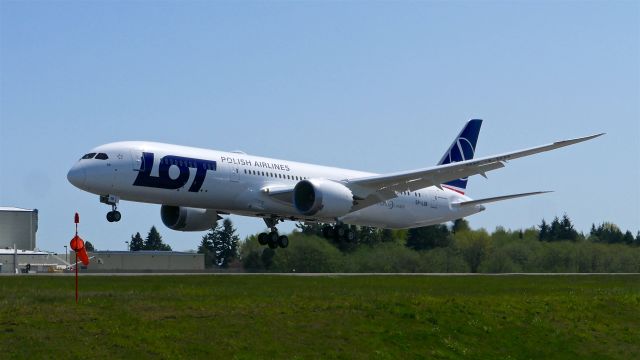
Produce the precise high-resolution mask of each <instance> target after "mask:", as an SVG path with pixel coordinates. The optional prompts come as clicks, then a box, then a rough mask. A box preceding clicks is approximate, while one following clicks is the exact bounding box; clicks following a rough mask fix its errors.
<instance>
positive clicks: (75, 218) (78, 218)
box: [74, 213, 80, 304]
mask: <svg viewBox="0 0 640 360" xmlns="http://www.w3.org/2000/svg"><path fill="white" fill-rule="evenodd" d="M74 222H75V223H76V236H78V223H79V222H80V215H78V213H76V216H75V217H74ZM74 252H75V253H76V304H77V303H78V252H77V251H74Z"/></svg>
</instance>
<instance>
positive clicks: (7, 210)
mask: <svg viewBox="0 0 640 360" xmlns="http://www.w3.org/2000/svg"><path fill="white" fill-rule="evenodd" d="M36 231H38V210H37V209H34V210H29V209H20V208H15V207H0V249H13V247H14V245H15V247H16V248H18V249H21V250H34V249H35V248H36Z"/></svg>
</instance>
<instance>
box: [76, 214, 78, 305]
mask: <svg viewBox="0 0 640 360" xmlns="http://www.w3.org/2000/svg"><path fill="white" fill-rule="evenodd" d="M76 226H77V225H76ZM77 303H78V253H77V252H76V304H77Z"/></svg>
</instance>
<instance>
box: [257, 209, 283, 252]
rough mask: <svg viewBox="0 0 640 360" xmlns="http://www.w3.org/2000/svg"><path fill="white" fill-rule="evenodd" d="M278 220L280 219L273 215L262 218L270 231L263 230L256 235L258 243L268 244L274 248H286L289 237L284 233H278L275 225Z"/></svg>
mask: <svg viewBox="0 0 640 360" xmlns="http://www.w3.org/2000/svg"><path fill="white" fill-rule="evenodd" d="M279 221H280V219H278V218H275V217H271V218H264V223H265V224H267V227H269V228H270V229H271V232H269V233H266V232H263V233H260V235H258V242H259V243H260V245H268V246H269V248H271V249H275V248H277V247H281V248H286V247H287V246H289V238H288V237H287V236H286V235H280V234H278V229H276V225H277V224H278V222H279Z"/></svg>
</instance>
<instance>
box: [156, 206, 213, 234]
mask: <svg viewBox="0 0 640 360" xmlns="http://www.w3.org/2000/svg"><path fill="white" fill-rule="evenodd" d="M160 217H161V218H162V222H163V223H164V225H165V226H166V227H168V228H169V229H171V230H178V231H205V230H209V229H211V228H212V227H214V226H216V223H217V222H218V213H217V212H216V211H215V210H210V209H198V208H190V207H184V206H171V205H162V207H161V208H160Z"/></svg>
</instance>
